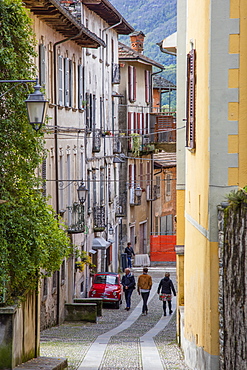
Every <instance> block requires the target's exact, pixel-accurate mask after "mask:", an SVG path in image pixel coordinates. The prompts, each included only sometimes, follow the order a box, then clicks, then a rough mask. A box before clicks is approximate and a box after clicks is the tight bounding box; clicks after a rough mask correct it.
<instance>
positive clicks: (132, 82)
mask: <svg viewBox="0 0 247 370" xmlns="http://www.w3.org/2000/svg"><path fill="white" fill-rule="evenodd" d="M128 74H129V80H128V83H129V100H130V101H131V102H134V101H136V67H133V66H129V68H128Z"/></svg>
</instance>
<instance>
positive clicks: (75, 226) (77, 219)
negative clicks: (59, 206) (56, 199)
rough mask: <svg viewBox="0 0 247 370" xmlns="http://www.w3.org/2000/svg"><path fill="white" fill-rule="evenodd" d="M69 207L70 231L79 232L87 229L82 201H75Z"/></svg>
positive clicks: (72, 232)
mask: <svg viewBox="0 0 247 370" xmlns="http://www.w3.org/2000/svg"><path fill="white" fill-rule="evenodd" d="M67 209H68V222H67V224H68V233H69V234H78V233H83V232H84V231H85V220H84V206H83V204H81V203H76V202H75V203H73V205H72V206H69V207H67Z"/></svg>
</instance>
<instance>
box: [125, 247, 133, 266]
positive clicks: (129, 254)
mask: <svg viewBox="0 0 247 370" xmlns="http://www.w3.org/2000/svg"><path fill="white" fill-rule="evenodd" d="M124 253H126V254H127V260H128V266H127V267H129V268H131V267H132V265H131V257H132V254H133V256H134V255H135V253H134V250H133V248H132V247H131V243H130V242H128V243H127V247H126V248H125V250H124Z"/></svg>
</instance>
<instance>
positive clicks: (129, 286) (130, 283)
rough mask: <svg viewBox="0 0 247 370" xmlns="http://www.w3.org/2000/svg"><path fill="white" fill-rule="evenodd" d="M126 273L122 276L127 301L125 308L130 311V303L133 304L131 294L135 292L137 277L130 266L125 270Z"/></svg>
mask: <svg viewBox="0 0 247 370" xmlns="http://www.w3.org/2000/svg"><path fill="white" fill-rule="evenodd" d="M124 272H125V275H123V277H122V281H121V284H122V285H123V291H124V294H125V301H126V308H125V310H127V311H129V309H130V305H131V294H132V293H133V290H134V289H135V285H136V282H135V278H134V275H133V274H132V273H131V272H130V269H129V268H126V269H125V270H124Z"/></svg>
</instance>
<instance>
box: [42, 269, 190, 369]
mask: <svg viewBox="0 0 247 370" xmlns="http://www.w3.org/2000/svg"><path fill="white" fill-rule="evenodd" d="M165 271H169V272H170V274H171V279H172V281H173V283H174V285H175V286H176V269H175V267H172V266H169V267H167V268H165V267H163V266H162V267H151V268H149V273H150V275H151V276H152V278H153V287H152V290H151V294H150V298H149V302H148V308H149V313H148V315H147V316H142V315H141V308H142V300H141V297H140V296H139V295H138V294H137V292H136V290H135V291H134V292H133V294H132V307H131V310H130V311H125V310H124V308H125V302H124V300H123V304H122V305H121V306H120V309H119V310H117V309H114V308H112V307H111V306H110V305H107V306H104V308H103V315H102V317H99V318H98V322H97V323H96V324H93V323H84V322H83V323H82V322H80V323H65V324H63V325H61V326H59V327H54V328H51V329H47V330H44V331H43V332H42V333H41V356H49V357H66V358H67V359H68V363H69V370H83V369H85V370H117V369H121V370H125V369H129V370H152V369H154V370H159V369H169V370H173V369H174V370H175V369H181V370H185V369H188V368H187V367H186V365H185V363H184V361H183V355H182V352H181V350H180V348H179V347H178V345H177V344H176V310H175V308H176V298H173V301H172V305H173V311H174V312H173V315H171V316H166V317H164V316H163V310H162V302H160V301H159V299H158V294H157V287H158V283H159V281H160V279H161V278H162V277H163V276H164V273H165ZM141 272H142V269H141V268H134V269H133V273H134V275H135V278H136V280H137V278H138V276H139V275H140V274H141Z"/></svg>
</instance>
